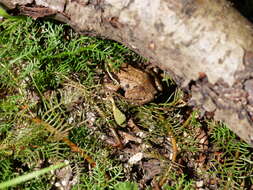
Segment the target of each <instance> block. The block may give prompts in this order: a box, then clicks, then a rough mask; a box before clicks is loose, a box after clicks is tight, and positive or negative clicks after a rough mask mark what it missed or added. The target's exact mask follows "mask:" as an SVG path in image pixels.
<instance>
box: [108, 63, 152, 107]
mask: <svg viewBox="0 0 253 190" xmlns="http://www.w3.org/2000/svg"><path fill="white" fill-rule="evenodd" d="M114 74H115V75H116V77H117V81H118V82H119V84H118V86H117V88H114V89H119V88H121V89H123V90H124V91H125V95H124V96H125V98H126V99H127V100H128V101H129V102H132V103H134V104H138V105H143V104H145V103H148V102H151V101H152V100H153V99H154V98H155V95H156V94H157V90H156V87H155V84H154V82H153V79H152V78H151V77H150V75H149V74H148V73H146V72H143V71H141V70H139V69H136V68H134V67H132V66H131V65H128V64H123V65H122V67H121V68H120V71H119V72H117V73H114ZM111 89H112V88H111Z"/></svg>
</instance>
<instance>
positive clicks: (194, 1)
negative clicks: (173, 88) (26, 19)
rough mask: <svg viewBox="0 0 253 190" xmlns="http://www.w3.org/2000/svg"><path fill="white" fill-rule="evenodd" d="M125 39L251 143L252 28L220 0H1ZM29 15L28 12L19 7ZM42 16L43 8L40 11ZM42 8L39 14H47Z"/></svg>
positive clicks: (86, 31) (92, 31)
mask: <svg viewBox="0 0 253 190" xmlns="http://www.w3.org/2000/svg"><path fill="white" fill-rule="evenodd" d="M0 3H2V4H4V5H5V6H6V7H8V8H9V9H14V8H19V9H20V10H21V12H22V8H23V10H24V7H25V9H26V10H32V11H33V13H34V10H36V8H37V9H38V7H40V8H41V7H43V8H44V9H45V8H46V9H47V11H46V13H50V14H48V15H53V17H54V18H55V19H57V20H60V21H62V22H65V23H68V24H70V25H71V26H72V27H73V28H74V29H75V30H76V31H78V32H79V33H81V34H85V35H93V36H94V35H96V36H103V37H106V38H109V39H113V40H116V41H118V42H121V43H123V44H125V45H127V46H128V47H129V48H131V49H133V50H134V51H136V52H137V53H139V54H141V55H142V56H144V57H147V58H149V59H150V61H151V62H153V63H154V64H156V65H157V66H159V67H160V68H161V69H163V70H166V71H168V72H169V73H170V74H171V75H172V76H173V77H174V79H175V80H176V82H177V83H178V84H179V85H180V86H181V87H183V88H185V89H189V90H191V93H192V100H191V102H192V103H193V104H194V105H195V106H196V107H200V108H202V109H204V110H206V111H209V112H213V113H214V116H215V118H216V119H218V120H223V121H225V122H226V123H227V124H228V126H229V128H230V129H232V130H233V131H234V132H235V133H237V134H238V136H240V137H241V138H242V139H244V140H245V141H246V142H247V143H249V144H250V145H251V146H253V123H252V121H253V72H252V71H253V52H251V50H252V48H253V38H252V34H253V30H252V25H251V24H250V23H249V22H248V21H247V20H246V19H245V18H243V17H242V16H241V15H240V14H239V13H237V12H236V11H235V10H234V9H233V8H232V7H231V6H230V5H229V4H228V3H227V2H226V1H225V0H177V1H175V0H54V1H52V0H0ZM23 14H27V15H30V16H32V15H31V14H32V13H29V12H26V13H25V12H23ZM46 15H47V14H46ZM46 15H43V16H46Z"/></svg>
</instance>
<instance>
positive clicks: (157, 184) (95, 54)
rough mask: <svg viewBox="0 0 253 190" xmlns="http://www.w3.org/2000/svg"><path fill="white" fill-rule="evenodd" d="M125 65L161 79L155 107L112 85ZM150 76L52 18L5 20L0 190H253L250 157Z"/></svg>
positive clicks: (0, 24) (112, 48)
mask: <svg viewBox="0 0 253 190" xmlns="http://www.w3.org/2000/svg"><path fill="white" fill-rule="evenodd" d="M122 63H127V64H130V65H133V66H134V67H135V68H139V69H142V70H145V69H147V73H148V74H149V75H152V77H154V78H157V79H158V80H159V81H160V84H161V85H162V89H161V90H160V91H157V93H156V95H155V97H154V100H153V101H151V102H148V101H147V102H142V103H141V104H140V103H139V104H138V105H137V104H136V103H135V102H134V100H133V99H130V98H126V97H124V90H122V89H121V90H119V91H112V90H110V89H109V88H107V87H106V86H107V85H106V83H107V84H108V83H114V82H115V81H114V80H115V79H116V78H114V77H113V75H114V73H117V72H120V70H121V67H120V66H121V64H122ZM148 70H149V71H148ZM151 70H152V71H154V72H152V73H151V71H150V64H149V63H148V61H147V60H145V59H144V58H142V57H140V56H138V55H136V54H135V53H134V52H132V51H131V50H129V49H127V48H126V47H124V46H123V45H121V44H118V43H117V42H114V41H108V40H102V39H98V38H91V37H86V36H79V35H78V34H77V33H75V32H74V31H73V30H72V29H71V28H70V27H69V26H67V25H63V24H60V23H56V22H55V21H52V20H44V21H41V20H37V21H33V20H31V19H30V18H26V17H11V18H8V19H4V20H2V21H0V189H2V188H7V187H9V188H10V189H65V190H69V189H118V190H120V189H122V190H123V189H126V190H127V189H129V190H130V189H155V190H159V189H167V190H169V189H178V190H179V189H180V190H181V189H253V155H252V150H253V149H252V148H250V147H249V146H248V145H247V144H246V143H244V142H243V141H241V140H240V139H239V138H238V137H237V136H236V135H235V134H234V133H233V132H232V131H230V130H229V129H228V128H227V127H226V126H225V124H223V123H220V122H215V121H213V120H212V117H211V114H204V113H201V112H200V111H198V110H193V109H192V108H191V107H190V106H189V104H188V100H189V98H190V95H189V94H187V92H183V91H181V90H180V89H179V88H177V86H176V85H175V84H174V82H173V81H172V80H171V78H170V77H169V76H168V75H167V73H165V72H163V71H160V70H158V69H157V68H151ZM116 82H117V81H116ZM143 88H145V86H144V87H143ZM125 91H126V90H125ZM125 96H126V95H125ZM140 96H142V95H141V94H140ZM143 96H145V94H144V95H143ZM141 98H142V97H141ZM150 100H151V99H150ZM143 103H145V104H143ZM62 163H63V164H62ZM52 167H55V168H53V169H52ZM56 168H58V169H56ZM49 171H50V172H49Z"/></svg>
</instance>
